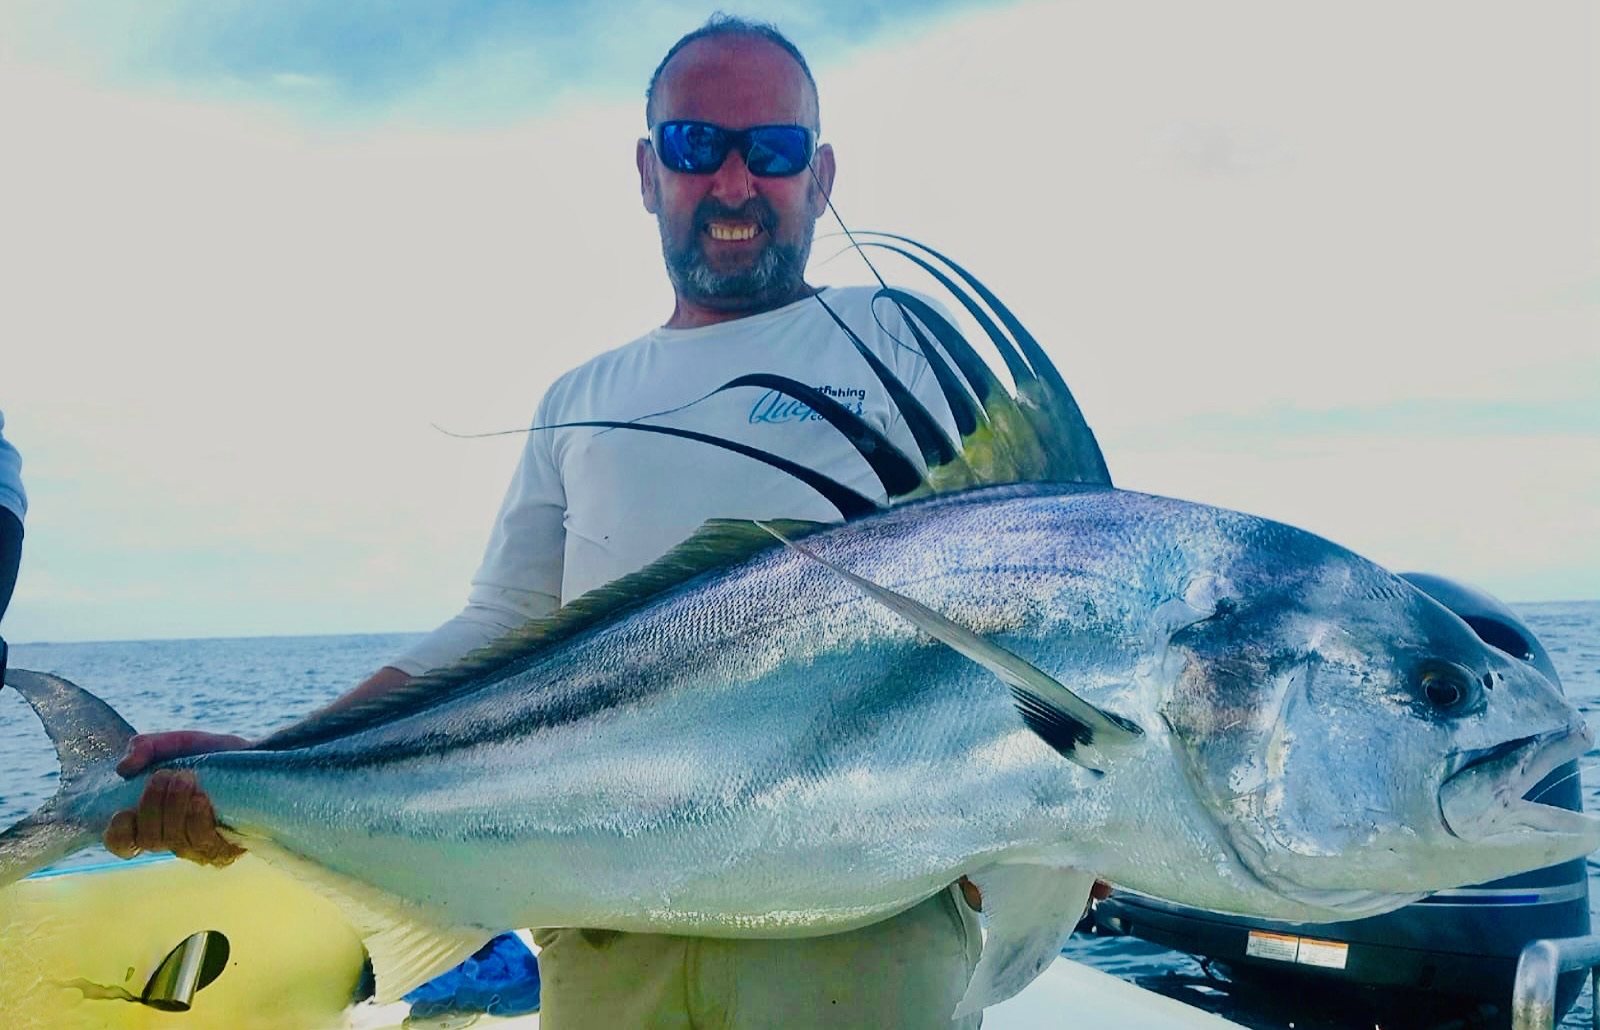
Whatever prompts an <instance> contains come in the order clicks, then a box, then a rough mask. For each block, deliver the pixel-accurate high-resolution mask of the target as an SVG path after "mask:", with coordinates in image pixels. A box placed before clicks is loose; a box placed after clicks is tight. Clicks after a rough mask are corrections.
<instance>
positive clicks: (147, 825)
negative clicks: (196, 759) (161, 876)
mask: <svg viewBox="0 0 1600 1030" xmlns="http://www.w3.org/2000/svg"><path fill="white" fill-rule="evenodd" d="M195 789H196V786H195V780H194V774H193V773H190V772H178V771H176V770H172V769H159V770H157V771H156V772H153V773H151V774H150V778H149V779H148V780H146V781H145V785H144V793H143V794H141V795H140V796H139V807H138V810H137V811H136V813H135V817H136V822H137V826H136V828H135V831H134V837H133V839H134V843H136V844H138V845H139V847H141V848H143V849H144V850H145V851H170V850H173V849H174V847H177V846H182V844H183V837H182V834H183V831H184V829H185V824H186V823H187V820H188V813H189V799H190V797H191V796H192V795H193V794H194V792H195Z"/></svg>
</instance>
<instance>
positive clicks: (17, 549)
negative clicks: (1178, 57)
mask: <svg viewBox="0 0 1600 1030" xmlns="http://www.w3.org/2000/svg"><path fill="white" fill-rule="evenodd" d="M5 427H6V416H5V413H4V412H0V617H4V616H5V613H6V608H7V606H9V605H10V604H11V591H12V590H13V589H14V588H15V587H16V585H17V569H18V567H19V566H21V564H22V517H23V515H24V514H26V513H27V510H28V497H27V494H25V493H23V491H22V456H21V455H20V454H18V453H17V449H16V448H15V447H13V446H11V444H9V443H7V442H6V437H5V432H4V430H5ZM0 646H4V645H0Z"/></svg>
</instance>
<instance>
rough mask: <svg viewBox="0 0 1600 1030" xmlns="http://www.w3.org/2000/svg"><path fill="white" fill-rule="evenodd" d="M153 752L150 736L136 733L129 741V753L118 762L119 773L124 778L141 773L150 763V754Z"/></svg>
mask: <svg viewBox="0 0 1600 1030" xmlns="http://www.w3.org/2000/svg"><path fill="white" fill-rule="evenodd" d="M153 753H154V752H153V750H152V748H151V744H150V738H149V737H146V736H144V735H143V734H138V733H136V734H134V735H133V738H132V739H131V740H129V741H128V753H127V754H125V755H123V756H122V761H120V762H118V763H117V775H118V776H121V777H122V778H123V779H127V778H128V777H130V776H137V775H139V773H140V772H141V771H143V769H144V767H145V766H147V765H149V764H150V761H151V758H150V756H151V755H152V754H153Z"/></svg>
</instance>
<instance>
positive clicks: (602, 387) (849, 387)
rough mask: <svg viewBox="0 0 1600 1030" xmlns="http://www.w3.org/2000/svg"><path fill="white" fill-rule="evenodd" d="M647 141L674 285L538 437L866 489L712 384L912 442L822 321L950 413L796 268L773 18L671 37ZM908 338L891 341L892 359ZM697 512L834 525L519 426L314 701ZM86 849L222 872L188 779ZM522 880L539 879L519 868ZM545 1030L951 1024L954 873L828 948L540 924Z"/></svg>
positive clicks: (410, 664)
mask: <svg viewBox="0 0 1600 1030" xmlns="http://www.w3.org/2000/svg"><path fill="white" fill-rule="evenodd" d="M646 95H647V102H646V106H645V117H646V126H647V129H648V136H647V137H646V138H643V139H640V140H639V142H638V144H637V147H636V153H635V160H636V163H637V166H638V171H639V186H640V193H641V196H642V198H643V201H644V207H645V210H646V211H648V212H649V213H651V214H653V215H654V216H655V218H656V221H657V223H658V224H659V227H660V232H661V248H662V254H663V256H664V258H665V264H666V269H667V274H668V276H669V278H670V279H671V282H672V289H673V296H674V304H673V310H672V313H671V316H670V317H669V318H668V319H667V320H666V321H665V323H663V324H662V325H661V326H659V327H658V328H655V329H652V330H650V331H649V332H647V333H645V334H644V335H643V336H641V337H639V338H638V339H636V340H634V341H632V342H631V343H628V344H625V345H624V346H622V347H619V348H617V349H615V350H612V351H609V352H607V353H605V354H602V355H601V356H599V357H597V358H595V359H594V360H592V361H589V362H587V363H586V364H584V365H582V366H580V367H578V368H576V369H574V370H573V371H571V372H569V373H568V374H566V375H565V376H563V377H562V378H561V379H560V380H558V381H557V382H556V383H555V384H554V385H553V386H552V387H551V388H550V390H549V391H548V392H547V393H546V394H545V397H544V399H543V400H542V402H541V403H540V405H539V407H538V413H537V417H536V419H535V422H534V425H535V426H536V427H540V426H551V427H561V426H567V425H568V424H570V423H574V422H582V421H587V420H601V419H603V420H623V421H634V420H637V421H646V422H651V423H654V424H658V425H670V426H677V427H681V428H685V429H693V430H695V431H698V432H701V433H705V434H710V435H714V436H717V437H721V438H724V439H728V440H732V441H735V442H738V443H741V444H746V445H749V446H751V447H757V448H759V449H761V450H763V451H767V452H770V453H773V454H777V455H780V456H782V457H786V458H789V459H791V460H794V461H796V462H799V463H800V464H803V465H806V466H808V467H811V468H814V469H816V470H818V471H820V472H822V473H823V474H824V475H826V476H828V477H830V478H833V479H835V480H838V481H840V482H843V483H846V484H848V485H850V486H853V487H854V488H856V489H857V490H860V491H861V492H863V493H866V494H868V495H869V496H870V495H872V494H874V493H876V494H877V495H878V496H880V497H881V496H882V488H881V487H880V486H878V485H877V481H876V478H875V477H874V476H873V475H872V473H871V472H870V470H869V469H868V468H867V466H866V464H865V463H864V462H863V461H862V460H861V458H860V456H859V455H858V454H857V453H856V452H855V450H854V448H853V447H851V446H850V444H849V443H848V442H847V441H846V440H845V439H844V438H843V437H842V436H841V435H840V434H839V433H838V432H836V431H835V430H834V429H833V428H832V427H831V426H830V425H829V424H828V423H827V422H825V421H823V420H822V419H821V418H820V417H818V416H816V415H815V414H814V413H812V412H811V411H810V409H808V408H805V407H804V406H802V405H799V404H797V403H795V402H793V401H791V400H788V399H787V398H783V397H781V395H763V393H762V391H761V390H759V389H756V388H740V389H734V390H728V391H723V392H717V390H718V387H720V386H722V385H723V384H724V383H726V382H728V381H729V380H731V379H733V378H735V377H737V376H740V375H743V374H747V373H753V372H766V373H775V374H778V375H782V376H787V377H790V378H792V379H795V380H798V381H800V382H804V383H808V384H810V385H812V386H813V387H814V388H816V389H817V390H819V391H821V392H823V393H824V394H827V395H828V396H831V397H834V398H835V399H836V400H839V401H840V402H841V403H843V404H845V405H846V406H847V407H849V408H850V409H852V410H854V411H856V412H857V414H859V415H861V416H862V417H863V418H864V419H866V420H867V421H868V422H870V423H873V424H874V425H875V426H877V428H878V429H880V430H881V431H883V432H884V433H885V434H886V435H888V436H889V437H890V439H892V440H894V441H895V442H896V443H898V444H900V445H901V446H902V447H903V449H904V450H906V451H907V452H908V453H913V454H914V453H916V448H915V446H914V445H912V443H911V437H910V434H909V432H908V430H907V429H906V427H905V425H904V424H903V422H902V421H901V419H900V417H899V414H898V412H897V409H896V408H895V406H894V404H892V403H891V401H890V399H889V397H888V396H887V395H886V392H885V390H884V388H883V386H882V385H881V383H880V382H879V381H878V379H877V378H876V377H875V376H874V375H873V374H872V372H871V371H870V370H869V368H868V365H867V363H866V362H865V361H864V360H863V358H862V357H861V356H860V354H859V353H857V351H856V349H855V347H854V345H853V344H852V343H851V341H850V339H849V338H848V336H847V335H846V334H845V333H844V332H843V330H841V329H840V327H839V325H838V324H837V322H836V321H835V316H837V318H839V319H842V320H843V321H844V322H846V323H847V324H849V325H850V326H851V327H852V328H853V329H854V331H855V332H856V334H857V335H858V336H859V337H860V338H861V339H862V340H863V341H864V342H865V344H866V345H867V347H869V348H870V349H871V350H872V351H873V352H874V353H875V354H876V355H877V357H878V358H879V359H880V360H882V361H883V363H884V364H886V365H887V366H888V367H889V368H890V370H892V371H893V372H894V373H895V375H896V376H897V377H898V378H900V380H901V381H902V382H904V383H906V384H907V385H908V386H909V387H910V388H911V390H912V392H913V393H915V394H916V395H917V396H918V397H919V398H920V399H921V400H922V401H923V403H924V405H925V406H926V407H927V408H928V409H929V410H930V411H932V412H935V413H936V416H937V417H940V418H941V419H945V420H946V422H947V425H946V431H947V432H951V433H952V438H954V436H953V426H950V425H949V424H948V409H947V408H946V406H945V404H944V401H943V399H942V397H941V396H940V394H939V390H938V386H937V384H936V382H935V380H934V377H933V374H932V372H931V370H930V369H929V367H928V365H927V362H926V361H925V359H923V357H922V356H921V354H920V353H919V352H918V351H917V350H916V348H915V345H914V344H911V343H910V341H911V335H910V333H909V331H908V330H907V329H906V327H905V324H904V321H903V318H902V315H901V313H900V312H899V310H898V309H897V308H896V307H895V306H894V305H893V304H891V303H889V302H886V301H884V302H878V303H877V304H876V306H875V305H874V292H875V291H873V290H870V289H865V288H853V289H834V288H820V289H819V288H817V287H813V286H811V285H809V284H808V283H807V282H806V280H805V275H804V273H805V266H806V261H807V258H808V256H809V254H810V250H811V241H812V234H813V231H814V228H815V225H816V220H817V218H818V217H819V216H820V215H821V214H822V213H823V212H824V210H825V209H826V207H827V201H828V194H829V191H830V190H831V189H832V187H833V180H834V155H833V150H832V148H831V147H830V146H828V145H827V144H820V145H819V144H818V142H817V134H818V132H819V130H820V119H819V110H818V101H817V91H816V84H815V81H814V80H813V79H812V76H811V72H810V69H809V68H808V67H807V65H806V62H805V59H804V58H803V57H802V56H801V54H800V52H799V50H797V49H796V48H795V47H794V45H793V44H792V43H790V42H789V41H788V40H787V39H786V38H784V37H783V36H782V35H781V34H780V33H778V32H777V30H776V29H774V28H772V27H771V26H767V25H762V24H758V23H753V22H748V21H744V20H742V19H736V18H729V17H723V16H718V17H716V18H713V19H712V20H711V21H710V22H708V23H707V24H706V25H704V26H702V27H701V28H699V29H697V30H696V31H694V32H691V33H689V34H688V35H686V36H684V37H683V38H682V39H680V40H679V41H678V42H677V44H676V45H674V46H673V47H672V49H671V50H670V51H669V52H668V53H667V55H666V57H665V58H663V60H662V61H661V64H660V65H659V66H658V67H657V69H656V71H655V74H654V76H653V77H652V79H651V82H650V87H649V89H648V91H647V94H646ZM908 344H910V345H908ZM712 518H735V519H772V518H798V519H813V520H819V521H826V520H830V519H835V518H837V514H836V513H835V512H834V511H833V510H832V509H831V507H830V506H829V505H828V504H827V502H826V501H824V500H823V499H822V498H820V497H819V496H817V495H815V494H814V493H813V492H812V491H811V490H810V489H809V488H807V487H805V486H804V485H802V484H800V483H798V482H797V481H795V480H793V479H791V478H790V477H788V476H786V475H783V474H780V473H776V472H774V471H772V470H771V469H768V468H766V467H765V466H762V465H760V464H758V463H755V462H753V461H751V460H750V459H748V458H745V457H741V456H739V455H736V454H731V453H727V452H724V451H721V450H717V449H714V448H709V447H706V446H705V445H703V444H699V443H695V442H692V441H689V440H684V439H678V438H673V437H669V436H660V435H656V434H651V433H636V432H629V431H618V430H600V429H594V428H578V427H568V428H552V429H549V430H545V431H539V432H533V433H530V434H529V436H528V441H527V444H526V447H525V449H524V452H523V455H522V459H521V463H520V465H519V466H518V468H517V471H516V474H515V476H514V477H513V479H512V481H511V486H510V489H509V490H508V491H507V494H506V498H505V501H504V503H503V504H502V506H501V509H500V512H499V515H498V517H497V519H496V521H495V524H494V528H493V530H492V533H491V535H490V539H489V544H488V548H487V550H486V552H485V555H484V559H483V564H482V566H481V567H480V568H479V570H478V572H477V575H476V576H475V577H474V578H473V580H472V588H471V592H470V594H469V598H468V603H467V606H466V607H465V608H464V609H463V611H462V612H461V613H460V614H459V615H457V616H456V617H455V618H454V619H452V620H451V621H449V622H447V623H446V624H444V625H443V626H441V627H439V628H438V629H437V630H435V631H434V632H433V633H431V634H429V635H428V636H427V637H425V638H424V639H423V640H422V641H421V642H420V643H418V644H417V645H416V646H414V647H413V648H412V649H411V650H409V651H408V652H406V653H405V654H403V655H401V656H399V657H397V658H396V659H395V660H394V662H393V663H392V664H390V665H388V666H385V667H384V668H382V669H380V670H379V671H378V672H377V673H375V674H374V675H373V676H371V677H370V678H368V679H367V680H366V681H365V682H363V683H362V684H361V685H360V686H358V687H357V688H355V689H354V690H352V691H351V692H350V693H348V694H346V695H344V696H343V697H341V698H340V699H338V700H337V701H335V702H333V704H332V705H330V706H329V707H328V709H325V710H324V711H327V710H333V709H338V708H343V707H346V706H349V705H351V704H354V703H357V702H360V701H363V700H366V699H368V698H371V697H375V696H378V695H381V694H383V693H386V692H388V691H390V690H393V689H395V688H396V687H397V686H399V685H402V684H404V683H406V682H408V681H409V680H410V679H411V678H412V677H414V676H417V675H421V674H423V673H425V672H427V671H429V670H431V669H436V668H440V667H443V666H447V665H449V664H451V663H453V662H455V661H456V660H458V659H459V658H461V657H462V656H463V655H465V654H466V653H468V652H469V651H472V650H475V649H476V648H478V647H481V646H483V645H484V644H487V643H489V642H491V641H493V640H494V639H496V638H498V637H499V636H501V635H503V634H504V633H506V632H508V631H511V630H514V629H516V628H518V627H520V626H521V625H523V624H524V623H525V622H526V621H527V620H529V619H532V618H537V617H540V616H543V615H545V614H548V613H549V612H550V611H552V610H554V609H555V608H556V607H557V606H558V605H560V604H562V603H565V602H567V601H570V600H572V599H573V598H575V597H578V596H579V595H581V594H583V593H585V592H587V591H589V590H591V589H593V588H595V587H599V586H602V585H604V584H606V583H609V582H611V581H613V580H615V579H618V578H619V577H621V576H624V575H627V574H628V573H630V572H633V571H635V570H637V569H639V568H640V567H642V566H644V565H646V564H648V563H649V562H651V561H653V560H654V559H656V558H657V557H659V556H661V555H662V554H664V553H665V552H666V551H668V550H669V549H671V548H672V547H673V545H675V544H676V543H678V542H680V541H682V540H683V539H684V538H686V537H688V536H689V535H690V534H691V533H693V532H694V530H695V529H696V528H698V527H699V526H700V525H701V523H703V522H705V521H706V520H707V519H712ZM247 744H248V742H246V741H244V740H242V739H241V738H237V737H224V736H217V735H213V734H202V733H195V732H180V733H169V734H158V735H152V736H146V737H139V738H135V740H134V742H133V743H132V744H131V745H130V749H129V754H128V757H127V758H126V759H125V760H124V763H123V765H122V767H121V768H122V770H123V771H124V772H125V773H126V774H130V775H131V774H132V773H134V772H136V771H138V770H140V769H142V768H144V767H145V766H146V765H148V764H149V763H150V762H152V761H157V760H160V759H164V758H170V757H173V756H176V755H179V754H186V753H194V752H195V751H202V750H215V749H218V748H223V747H240V746H247ZM106 844H107V847H108V848H110V849H111V850H112V851H113V852H116V853H118V854H122V855H131V854H136V853H138V852H139V851H140V850H163V849H170V850H173V851H175V852H177V853H178V854H179V855H181V856H184V857H188V858H193V859H195V860H198V861H207V862H224V861H230V860H231V859H232V857H234V856H235V855H237V854H238V849H236V848H234V847H233V846H231V845H230V844H228V843H227V842H226V841H224V840H223V839H222V838H221V837H220V836H219V835H218V834H217V832H216V829H215V820H214V817H213V816H212V813H211V809H210V805H209V802H207V801H206V799H205V798H204V796H203V795H201V794H200V793H199V791H198V790H197V788H196V787H195V785H194V782H193V780H192V778H191V777H188V776H187V775H179V774H168V773H159V772H158V773H157V774H155V775H153V776H152V777H151V778H150V781H149V786H148V787H147V789H146V792H145V797H144V800H143V802H142V803H141V805H140V807H139V809H138V810H137V811H131V812H125V813H121V814H120V815H119V816H118V818H117V819H116V820H115V821H114V822H113V824H112V826H111V828H110V830H108V831H107V834H106ZM529 875H530V883H531V885H532V886H533V887H534V889H537V882H538V881H537V876H538V870H529ZM536 940H537V941H538V943H539V944H540V946H541V952H540V966H541V974H542V977H543V981H544V997H543V1009H542V1012H541V1025H543V1026H545V1027H547V1028H551V1030H565V1028H568V1027H591V1026H592V1027H605V1028H614V1027H636V1026H639V1027H642V1026H666V1027H691V1026H696V1027H699V1026H716V1027H730V1028H732V1027H773V1026H785V1027H795V1026H820V1025H827V1026H831V1027H840V1026H859V1027H874V1028H876V1027H890V1026H895V1027H919V1026H920V1027H930V1028H939V1030H943V1028H946V1027H951V1026H957V1027H960V1026H975V1025H977V1023H978V1021H979V1017H976V1016H974V1017H971V1018H970V1019H967V1020H964V1021H960V1022H956V1023H952V1021H951V1018H950V1017H951V1013H952V1011H953V1010H954V1009H955V1006H956V1003H957V1002H958V1001H959V1000H960V998H961V995H962V992H963V991H964V990H965V988H966V984H967V980H968V978H969V976H970V974H971V972H972V969H973V968H974V966H975V965H976V963H977V958H978V951H979V948H980V936H979V931H978V926H977V922H976V919H975V917H974V916H973V914H972V912H971V910H970V908H969V907H968V905H967V904H966V903H965V902H964V901H963V898H962V895H961V892H960V891H959V890H958V889H957V888H956V887H955V886H953V885H952V887H951V888H950V889H948V890H946V891H942V892H940V893H939V894H937V895H935V896H934V897H932V898H929V899H927V900H926V901H924V902H922V903H920V904H918V905H916V906H914V907H912V908H910V909H908V910H907V911H905V912H902V913H900V914H899V915H897V916H894V917H892V918H890V919H888V920H886V921H884V922H881V923H878V924H875V925H872V926H868V927H865V928H862V929H859V930H855V931H852V932H848V933H842V934H836V935H832V936H827V937H814V938H802V939H784V940H744V939H741V940H722V939H712V938H695V937H678V936H669V935H659V934H637V933H618V932H613V931H608V930H597V929H584V928H570V929H560V928H558V929H541V930H539V931H538V933H537V934H536Z"/></svg>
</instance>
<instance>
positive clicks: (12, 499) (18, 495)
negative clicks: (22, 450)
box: [0, 411, 28, 522]
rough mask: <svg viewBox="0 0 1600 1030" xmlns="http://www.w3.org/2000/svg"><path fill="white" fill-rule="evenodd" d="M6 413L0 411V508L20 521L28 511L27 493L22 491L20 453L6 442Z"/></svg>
mask: <svg viewBox="0 0 1600 1030" xmlns="http://www.w3.org/2000/svg"><path fill="white" fill-rule="evenodd" d="M5 428H6V415H5V412H3V411H0V508H7V509H9V510H10V512H11V514H13V515H15V516H16V517H17V521H18V522H21V521H22V519H23V516H24V515H26V514H27V513H28V495H27V494H25V493H23V491H22V455H20V454H18V453H17V449H16V448H15V447H13V446H11V445H10V444H9V443H6V434H5Z"/></svg>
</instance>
